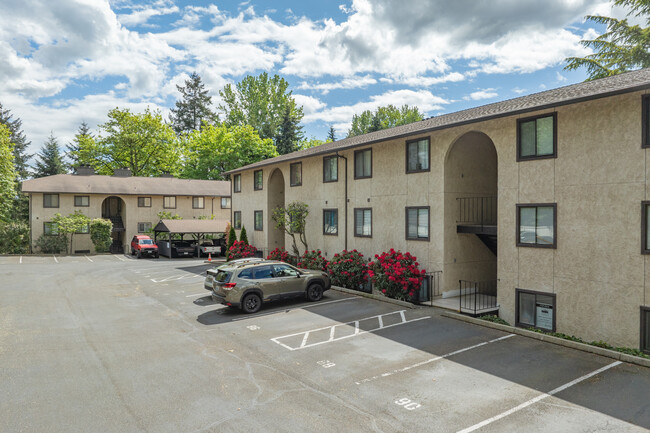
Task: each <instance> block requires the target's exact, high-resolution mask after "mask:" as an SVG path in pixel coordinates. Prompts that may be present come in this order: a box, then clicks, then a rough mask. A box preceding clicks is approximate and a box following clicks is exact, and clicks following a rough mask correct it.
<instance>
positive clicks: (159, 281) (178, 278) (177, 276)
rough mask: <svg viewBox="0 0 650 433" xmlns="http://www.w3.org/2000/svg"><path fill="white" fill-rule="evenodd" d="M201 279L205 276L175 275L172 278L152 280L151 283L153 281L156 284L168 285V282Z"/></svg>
mask: <svg viewBox="0 0 650 433" xmlns="http://www.w3.org/2000/svg"><path fill="white" fill-rule="evenodd" d="M199 277H203V275H187V274H181V275H178V274H174V275H172V276H170V277H165V278H151V281H153V282H154V283H166V282H168V281H179V280H189V279H191V278H199Z"/></svg>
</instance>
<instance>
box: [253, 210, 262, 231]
mask: <svg viewBox="0 0 650 433" xmlns="http://www.w3.org/2000/svg"><path fill="white" fill-rule="evenodd" d="M258 212H259V213H260V214H262V227H260V228H259V229H258V228H257V213H258ZM253 228H254V229H255V231H257V232H262V231H264V211H263V210H255V211H253Z"/></svg>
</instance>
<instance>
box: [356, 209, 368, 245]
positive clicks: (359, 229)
mask: <svg viewBox="0 0 650 433" xmlns="http://www.w3.org/2000/svg"><path fill="white" fill-rule="evenodd" d="M354 235H355V236H357V237H366V238H369V237H372V209H370V208H366V209H355V210H354Z"/></svg>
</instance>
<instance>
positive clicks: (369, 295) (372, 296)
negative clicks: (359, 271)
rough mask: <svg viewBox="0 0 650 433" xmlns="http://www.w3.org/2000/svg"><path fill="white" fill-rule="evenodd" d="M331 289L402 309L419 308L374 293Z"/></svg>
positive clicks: (340, 288)
mask: <svg viewBox="0 0 650 433" xmlns="http://www.w3.org/2000/svg"><path fill="white" fill-rule="evenodd" d="M331 289H332V290H337V291H339V292H343V293H349V294H350V295H357V296H362V297H364V298H370V299H374V300H375V301H382V302H388V303H389V304H395V305H399V306H400V307H406V308H411V309H415V308H418V307H417V306H415V305H413V304H411V303H410V302H406V301H400V300H399V299H392V298H387V297H386V296H384V295H376V294H374V293H366V292H360V291H358V290H350V289H346V288H345V287H338V286H332V287H331Z"/></svg>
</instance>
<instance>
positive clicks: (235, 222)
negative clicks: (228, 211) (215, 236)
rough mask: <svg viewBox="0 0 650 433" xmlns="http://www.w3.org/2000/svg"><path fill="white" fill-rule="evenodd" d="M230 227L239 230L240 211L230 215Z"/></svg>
mask: <svg viewBox="0 0 650 433" xmlns="http://www.w3.org/2000/svg"><path fill="white" fill-rule="evenodd" d="M232 226H233V227H234V228H236V229H237V230H239V229H241V211H240V210H236V211H234V212H233V213H232Z"/></svg>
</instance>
